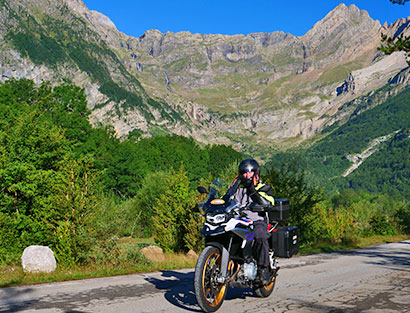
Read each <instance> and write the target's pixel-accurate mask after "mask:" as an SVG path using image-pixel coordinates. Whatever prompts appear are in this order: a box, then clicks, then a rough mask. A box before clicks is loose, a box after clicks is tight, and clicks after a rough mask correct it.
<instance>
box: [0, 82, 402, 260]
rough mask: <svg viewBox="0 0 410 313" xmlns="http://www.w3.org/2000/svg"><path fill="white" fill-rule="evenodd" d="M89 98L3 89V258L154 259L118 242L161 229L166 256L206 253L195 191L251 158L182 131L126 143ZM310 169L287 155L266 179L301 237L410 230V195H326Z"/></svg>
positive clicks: (61, 90) (28, 87) (13, 86)
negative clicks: (42, 250)
mask: <svg viewBox="0 0 410 313" xmlns="http://www.w3.org/2000/svg"><path fill="white" fill-rule="evenodd" d="M397 99H401V98H400V97H398V98H397ZM395 103H396V104H397V105H399V106H400V101H396V102H395ZM86 104H87V103H86V100H85V95H84V90H82V89H80V88H78V87H75V86H72V85H61V86H58V87H54V88H53V87H51V85H50V84H48V83H44V84H42V85H40V86H35V85H34V83H33V82H32V81H29V80H20V81H15V80H10V81H7V82H6V83H4V84H1V85H0V108H1V109H0V264H2V265H5V264H9V265H13V264H16V263H18V262H19V259H20V256H21V253H22V251H23V249H24V248H25V247H27V246H28V245H32V244H39V245H47V246H50V247H51V248H52V249H53V250H54V252H55V253H56V257H57V260H58V264H59V266H60V267H69V268H71V267H73V266H75V265H78V264H94V265H95V264H104V265H106V264H111V265H112V266H117V265H119V264H127V266H130V264H131V265H132V264H135V265H137V264H142V263H144V262H146V260H144V258H143V257H142V256H141V255H140V253H139V249H137V248H136V247H134V246H133V247H131V246H129V247H127V248H124V247H123V246H121V241H120V238H124V237H130V236H131V237H134V238H143V237H146V238H147V237H151V236H153V237H154V240H155V242H156V243H157V244H158V245H160V246H161V247H162V248H163V249H164V250H165V251H168V252H185V251H187V250H189V249H193V250H196V251H199V250H200V249H201V247H202V246H203V242H202V237H201V235H200V233H199V229H200V228H201V223H202V219H201V216H199V215H198V214H197V213H195V212H193V210H192V208H193V206H194V204H195V203H197V202H199V201H202V200H203V199H202V198H201V197H202V196H201V195H199V194H198V193H197V192H196V191H195V187H196V186H197V185H199V184H203V185H205V186H207V187H208V185H209V182H210V181H212V179H213V178H214V177H224V178H225V179H226V180H227V181H228V182H229V181H231V179H233V177H234V176H235V175H236V168H237V164H238V161H239V160H240V159H242V158H243V156H242V154H241V153H238V152H236V151H234V150H233V149H232V148H230V147H226V146H222V145H215V146H205V147H200V146H199V145H198V144H197V143H196V142H195V141H193V140H192V139H189V138H184V137H178V136H165V137H164V136H159V137H154V138H141V136H140V134H139V133H138V132H134V133H132V134H130V135H129V136H128V138H123V139H122V140H119V139H118V138H116V137H115V136H114V132H113V130H112V129H110V128H92V127H91V125H90V124H89V123H88V120H87V117H88V115H89V112H88V110H87V105H86ZM378 110H382V111H381V112H383V113H384V114H385V115H386V114H387V111H383V107H382V108H380V109H378ZM390 111H392V112H393V111H394V109H391V110H389V112H390ZM376 112H378V111H377V110H376ZM402 114H403V113H402ZM367 118H368V119H369V120H371V119H370V118H369V117H367ZM387 118H388V117H387ZM352 125H356V124H354V123H353V124H352ZM392 127H393V126H392ZM393 128H394V127H393ZM406 134H408V133H406ZM402 135H403V134H402ZM397 136H399V134H397ZM397 136H396V137H395V140H396V141H397V144H396V143H394V146H395V147H396V146H397V149H401V146H400V145H401V142H400V141H399V139H400V138H402V137H403V136H402V137H400V138H399V137H397ZM331 138H332V137H331ZM403 138H404V137H403ZM337 140H342V139H340V138H339V137H335V139H334V141H337ZM407 147H408V145H407ZM392 150H393V149H392ZM336 151H338V150H336ZM400 166H401V165H400ZM406 166H407V165H406ZM306 174H307V172H306V170H305V169H304V168H303V167H302V166H301V164H300V163H291V162H287V164H286V165H285V166H283V167H282V168H278V167H272V166H267V167H265V171H264V173H263V175H262V178H263V180H264V181H265V182H267V183H270V184H271V185H272V186H273V188H274V191H275V195H276V198H289V199H290V201H291V206H292V210H291V212H292V213H291V218H290V220H289V221H287V223H291V224H292V225H297V226H299V228H300V230H301V238H302V243H303V245H305V246H306V245H315V244H318V243H320V242H330V243H334V244H339V243H346V242H349V243H351V242H355V241H356V240H357V238H360V237H363V236H371V235H375V234H388V235H395V234H397V233H402V232H409V231H410V229H409V220H410V208H409V203H408V201H407V200H403V199H402V198H391V197H390V196H385V195H382V194H369V193H366V192H358V191H353V190H351V189H347V190H345V191H343V192H341V193H340V194H338V195H335V196H332V197H329V196H326V194H325V193H324V191H323V188H321V187H316V186H312V185H311V184H310V182H309V180H308V176H307V175H306ZM396 176H397V175H396ZM396 176H395V177H396ZM407 178H408V177H407ZM403 182H405V177H404V176H403ZM319 186H320V185H319ZM401 186H403V188H405V187H406V186H405V183H403V184H402V185H401Z"/></svg>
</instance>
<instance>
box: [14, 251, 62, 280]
mask: <svg viewBox="0 0 410 313" xmlns="http://www.w3.org/2000/svg"><path fill="white" fill-rule="evenodd" d="M21 264H22V266H23V270H24V271H25V272H34V273H37V272H46V273H50V272H53V271H55V269H56V267H57V263H56V259H55V257H54V252H53V251H52V250H51V249H50V248H49V247H44V246H29V247H27V248H25V249H24V252H23V255H22V256H21Z"/></svg>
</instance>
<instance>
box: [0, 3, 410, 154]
mask: <svg viewBox="0 0 410 313" xmlns="http://www.w3.org/2000/svg"><path fill="white" fill-rule="evenodd" d="M2 3H3V5H2V13H1V15H0V16H2V18H1V17H0V30H1V32H2V34H5V33H7V31H6V30H5V28H7V27H8V26H9V25H7V23H5V18H4V16H5V15H6V13H7V9H4V8H5V4H9V1H6V0H3V2H2ZM17 3H18V4H19V5H20V6H22V7H24V8H27V9H28V10H29V11H27V12H30V13H27V14H29V15H30V16H33V17H34V19H36V20H38V21H39V23H40V24H41V23H43V21H44V20H47V19H46V18H45V17H47V16H50V14H51V15H53V14H54V15H55V16H59V15H61V14H67V16H68V17H70V16H73V15H72V14H73V12H74V13H75V14H74V15H76V16H77V17H78V18H80V19H81V20H82V21H83V23H84V27H83V28H84V29H90V31H91V32H93V33H95V35H90V34H91V33H90V34H88V35H86V36H84V38H83V39H84V40H85V41H84V42H85V44H84V45H85V46H87V47H88V46H90V45H92V46H93V47H95V46H96V45H98V47H101V48H99V49H100V51H108V50H110V51H111V52H109V53H113V54H112V56H110V57H109V58H108V59H107V60H105V59H103V58H101V56H102V55H103V54H98V53H96V52H95V51H94V52H93V51H89V52H87V53H88V54H89V55H90V56H92V55H93V54H94V55H95V56H99V58H100V61H101V64H100V65H99V66H102V67H105V68H107V70H108V72H109V73H110V74H109V75H110V76H111V80H112V82H109V83H110V84H109V86H110V88H111V89H109V88H107V82H105V85H104V84H101V79H96V78H95V77H96V75H95V74H92V75H91V78H90V72H89V71H88V72H87V69H86V67H84V68H83V69H81V68H80V71H78V69H77V68H78V64H77V65H74V66H72V65H70V64H72V63H70V62H72V61H71V60H69V61H67V62H66V63H64V65H62V64H61V63H58V66H59V67H60V69H59V70H58V71H53V70H52V69H50V68H49V67H50V66H47V64H42V63H38V64H35V62H34V64H33V62H32V60H31V59H30V56H29V57H27V54H29V52H26V57H24V55H23V56H22V55H21V51H20V52H18V51H16V49H15V48H16V47H13V48H12V50H10V44H9V43H5V42H4V41H3V42H2V43H1V44H2V46H3V47H4V48H7V49H5V50H8V52H5V53H2V55H1V56H0V63H1V65H2V66H0V70H1V73H2V77H3V78H2V79H3V80H4V79H9V77H26V78H33V76H34V78H35V80H36V81H37V82H40V81H41V80H43V79H45V80H51V81H53V80H54V81H59V80H60V81H64V76H68V77H70V80H71V81H73V82H74V83H75V84H77V85H79V86H81V87H83V88H85V89H86V92H87V95H88V100H89V103H90V104H89V106H90V109H91V110H92V111H93V113H92V118H91V122H92V123H93V124H94V125H98V124H111V125H113V126H114V128H115V129H116V132H117V134H118V136H124V135H126V134H127V133H129V132H131V131H133V130H139V131H142V132H144V133H151V134H155V132H156V131H160V132H171V133H175V134H181V135H188V136H192V137H194V138H195V139H197V140H199V141H202V142H205V143H209V142H218V143H228V144H234V146H235V147H236V148H238V149H246V147H248V148H249V147H250V143H254V142H256V143H263V142H266V139H269V140H270V141H272V143H274V144H279V143H281V142H283V141H285V142H288V143H291V142H296V143H297V142H301V141H303V140H305V139H306V138H310V137H312V136H314V135H315V134H317V133H318V132H320V131H321V129H323V128H324V127H326V126H327V125H330V124H332V123H333V122H335V121H336V120H337V118H336V117H335V113H337V112H338V108H340V107H341V106H342V105H343V104H344V103H346V102H348V101H351V100H352V99H354V98H357V97H358V96H361V95H363V94H366V93H368V92H370V91H372V90H375V89H377V88H380V87H381V86H383V85H384V84H386V83H387V82H388V81H389V80H390V79H392V77H394V75H396V74H397V73H398V72H399V71H400V70H402V69H403V68H404V67H405V65H404V64H405V63H404V60H405V59H404V56H402V55H400V56H397V55H396V56H395V57H394V58H395V60H396V61H394V62H395V64H396V65H397V66H396V67H395V68H394V67H392V70H391V71H387V72H386V71H385V72H383V71H377V70H376V71H375V72H374V74H375V75H374V76H378V77H376V79H373V78H372V77H370V79H372V84H371V85H370V84H368V80H369V78H366V75H362V76H360V75H359V76H357V75H356V76H354V75H353V77H355V78H356V80H355V84H356V87H357V86H359V85H360V88H358V87H357V88H355V90H356V93H352V92H351V90H352V89H351V88H350V87H351V84H350V87H349V86H347V87H346V88H345V89H346V90H344V89H343V88H342V86H343V84H346V81H345V80H348V79H349V75H348V74H349V73H354V70H364V71H365V72H366V71H367V72H369V71H370V70H369V69H366V68H368V67H371V66H373V68H374V64H375V63H377V62H380V61H382V60H384V59H387V58H386V57H383V56H382V55H381V54H380V53H379V52H377V50H376V47H377V46H378V45H379V43H380V34H381V32H382V31H391V32H395V33H397V32H398V31H399V30H400V32H401V33H403V32H407V31H408V23H407V21H408V20H409V18H407V19H402V20H400V21H396V22H395V23H393V24H391V25H389V26H388V28H387V29H386V26H381V25H380V23H379V22H378V21H374V20H372V19H371V18H370V17H369V15H368V13H367V12H366V11H364V10H359V9H358V8H357V7H356V6H354V5H351V6H349V7H347V6H345V5H344V4H340V5H339V6H337V7H336V8H335V9H334V10H332V11H331V12H329V13H328V14H327V15H326V16H325V17H324V18H323V19H322V20H321V21H318V22H317V23H316V24H315V25H314V26H313V27H312V29H311V30H309V31H308V32H307V33H306V34H305V35H303V36H299V37H297V36H293V35H292V34H287V33H284V32H279V31H277V32H272V33H251V34H247V35H212V34H211V35H205V34H191V33H189V32H178V33H172V32H167V33H165V34H162V33H161V32H159V31H156V30H148V31H146V32H145V33H144V34H143V35H142V36H140V37H139V38H136V37H131V36H128V35H126V34H124V33H122V32H120V31H118V30H117V29H116V27H115V25H114V24H113V23H112V21H111V20H110V19H109V18H108V17H106V16H105V15H103V14H102V13H99V12H98V13H97V12H96V11H94V12H93V11H90V10H88V8H87V7H86V6H85V5H84V3H83V1H81V0H65V1H62V2H61V3H60V4H57V2H56V1H54V0H40V1H36V2H33V1H30V0H19V1H17ZM17 6H18V5H17ZM32 8H35V9H32ZM64 8H66V9H64ZM30 10H31V11H30ZM59 10H60V11H61V12H63V11H64V10H65V11H64V12H65V13H64V12H63V13H61V12H60V11H59ZM70 12H71V13H70ZM70 14H71V15H70ZM70 19H72V17H70ZM9 21H10V20H9ZM406 23H407V24H406ZM11 24H13V23H11ZM329 25H330V26H329ZM43 29H45V30H47V28H46V26H45V27H43ZM56 31H58V29H57V28H56ZM44 33H47V31H44ZM49 37H50V38H52V35H49ZM57 37H58V36H57ZM92 38H94V39H92ZM89 39H92V41H91V42H88V43H87V41H86V40H89ZM64 40H66V41H67V40H68V39H67V38H65V39H64ZM78 40H80V39H78ZM78 42H79V41H78ZM57 43H58V44H60V42H59V41H57ZM61 43H63V40H62V41H61ZM60 46H61V44H60ZM67 49H68V48H67V47H65V46H63V50H64V51H68V50H67ZM87 49H88V48H87ZM101 49H102V50H101ZM17 50H18V49H17ZM87 51H88V50H87ZM23 52H24V50H23ZM101 53H102V52H101ZM104 53H105V52H104ZM104 55H105V54H104ZM71 59H72V58H71ZM10 60H14V61H15V62H14V64H23V65H24V66H22V67H21V70H20V72H19V73H18V74H16V73H17V72H16V71H14V72H13V71H12V70H10V68H12V67H13V66H14V65H12V66H10V62H9V61H10ZM7 62H8V64H7ZM384 62H386V61H384ZM400 62H401V63H400ZM97 65H98V64H97ZM379 65H380V64H379ZM17 67H18V66H17ZM67 69H68V70H67ZM114 69H116V70H115V71H112V70H114ZM5 73H7V75H6V74H5ZM13 73H14V74H13ZM13 75H14V76H13ZM93 75H94V76H93ZM93 77H94V78H93ZM358 77H360V79H358ZM363 77H365V78H364V81H363ZM403 82H406V83H407V80H403ZM347 83H348V82H347ZM104 86H105V88H102V87H104ZM112 88H114V89H115V90H116V91H117V93H120V94H123V97H122V98H121V97H120V98H118V97H117V99H115V97H114V96H113V95H114V93H113V92H112ZM337 88H341V89H340V90H342V92H341V93H339V94H338V92H337ZM349 88H350V89H349ZM107 90H108V91H110V90H111V93H110V92H107ZM102 91H103V92H102ZM104 92H105V93H104ZM130 93H131V94H132V95H134V96H135V97H139V98H141V99H142V100H141V101H142V103H145V104H141V105H142V106H141V105H137V106H136V105H135V104H131V105H127V104H126V103H127V101H128V102H129V99H130V98H129V97H130V96H131V94H130ZM127 95H128V96H127ZM127 99H128V100H127ZM132 103H136V102H132ZM149 103H151V104H153V105H151V104H149ZM141 110H143V111H141ZM144 112H145V113H144ZM161 112H162V113H161ZM147 116H151V117H149V118H147ZM244 145H245V146H244Z"/></svg>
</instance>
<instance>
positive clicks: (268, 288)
mask: <svg viewBox="0 0 410 313" xmlns="http://www.w3.org/2000/svg"><path fill="white" fill-rule="evenodd" d="M275 283H276V272H275V271H272V272H271V282H270V283H269V284H268V285H265V286H260V287H259V286H258V287H254V288H253V290H254V291H255V294H256V295H257V296H258V297H261V298H266V297H269V296H270V295H271V293H272V291H273V288H274V287H275Z"/></svg>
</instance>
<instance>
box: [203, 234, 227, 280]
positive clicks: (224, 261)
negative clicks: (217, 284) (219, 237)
mask: <svg viewBox="0 0 410 313" xmlns="http://www.w3.org/2000/svg"><path fill="white" fill-rule="evenodd" d="M206 246H212V247H215V248H217V249H219V251H221V252H222V260H221V276H222V277H223V278H224V280H225V281H226V280H227V278H228V277H227V273H228V264H229V259H230V255H229V251H228V250H226V248H225V247H224V246H223V245H222V244H220V243H219V242H215V241H211V242H207V243H206Z"/></svg>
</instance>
